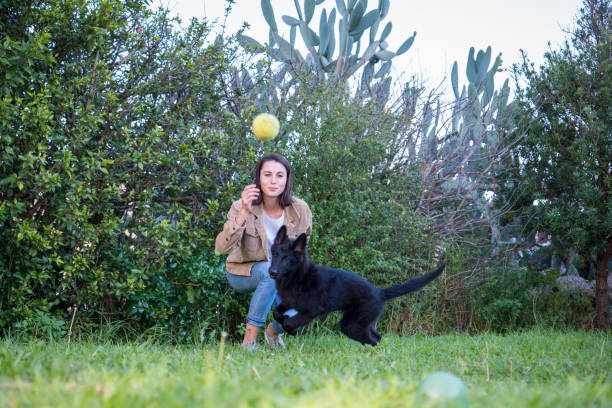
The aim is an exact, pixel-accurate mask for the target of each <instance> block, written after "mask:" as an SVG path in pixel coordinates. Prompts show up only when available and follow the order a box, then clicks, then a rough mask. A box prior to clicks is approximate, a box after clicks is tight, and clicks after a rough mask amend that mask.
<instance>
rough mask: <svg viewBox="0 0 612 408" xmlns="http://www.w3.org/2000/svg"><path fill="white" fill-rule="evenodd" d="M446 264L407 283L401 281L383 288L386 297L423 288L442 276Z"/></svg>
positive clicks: (390, 297)
mask: <svg viewBox="0 0 612 408" xmlns="http://www.w3.org/2000/svg"><path fill="white" fill-rule="evenodd" d="M445 266H446V264H443V265H442V266H440V267H439V268H438V269H436V270H433V271H431V272H428V273H426V274H425V275H421V276H419V277H417V278H414V279H412V280H410V281H408V282H406V283H400V284H397V285H393V286H389V287H388V288H384V289H381V291H382V294H383V297H384V299H385V300H388V299H393V298H396V297H398V296H402V295H405V294H406V293H410V292H414V291H415V290H419V289H421V288H422V287H423V286H425V285H427V284H428V283H429V282H431V281H432V280H434V279H436V278H437V277H438V276H440V274H441V273H442V271H443V270H444V267H445Z"/></svg>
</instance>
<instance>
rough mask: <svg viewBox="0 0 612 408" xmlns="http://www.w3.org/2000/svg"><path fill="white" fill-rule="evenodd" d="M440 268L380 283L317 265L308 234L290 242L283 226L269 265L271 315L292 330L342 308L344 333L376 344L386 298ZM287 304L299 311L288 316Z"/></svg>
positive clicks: (432, 276)
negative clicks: (273, 292) (273, 295)
mask: <svg viewBox="0 0 612 408" xmlns="http://www.w3.org/2000/svg"><path fill="white" fill-rule="evenodd" d="M443 270H444V265H442V266H440V267H439V268H438V269H436V270H434V271H432V272H429V273H427V274H425V275H422V276H419V277H417V278H414V279H412V280H411V281H409V282H407V283H403V284H399V285H394V286H391V287H388V288H384V289H379V288H377V287H375V286H374V285H372V284H371V283H370V282H368V281H367V280H366V279H364V278H362V277H361V276H359V275H357V274H355V273H353V272H349V271H345V270H342V269H333V268H329V267H327V266H322V265H315V264H314V263H313V262H311V261H310V260H309V259H308V256H307V255H306V234H302V235H300V236H299V237H298V238H297V239H296V240H295V241H293V242H292V241H291V240H290V239H289V238H288V237H287V230H286V228H285V227H284V226H282V227H281V229H280V230H279V231H278V234H277V235H276V238H275V240H274V245H273V246H272V265H271V266H270V276H271V277H272V278H273V279H274V280H275V282H276V289H277V290H278V294H279V296H280V298H281V304H280V305H278V306H277V307H276V309H275V310H274V318H275V319H276V320H277V321H278V322H279V323H281V324H282V325H283V328H284V329H285V331H286V332H287V333H289V334H295V333H296V331H297V329H298V328H300V327H302V326H305V325H306V324H308V323H309V322H310V321H311V320H312V319H314V318H315V317H317V316H320V315H323V314H327V313H330V312H333V311H334V310H342V311H343V312H344V315H343V317H342V320H341V321H340V330H342V333H344V334H346V335H347V336H348V337H350V338H351V339H353V340H357V341H358V342H360V343H362V344H371V345H373V346H374V345H376V343H378V341H379V340H380V338H381V335H380V334H379V333H378V332H377V331H376V330H375V329H374V325H375V324H376V321H377V320H378V319H379V318H380V316H381V315H382V313H383V311H384V309H385V301H387V300H389V299H392V298H395V297H398V296H402V295H405V294H406V293H409V292H412V291H415V290H418V289H420V288H422V287H423V286H425V285H427V284H428V283H429V282H431V281H432V280H434V279H435V278H436V277H438V276H439V275H440V274H441V273H442V271H443ZM289 309H295V310H297V312H298V313H297V314H295V315H293V316H288V315H287V314H285V312H286V311H287V310H289Z"/></svg>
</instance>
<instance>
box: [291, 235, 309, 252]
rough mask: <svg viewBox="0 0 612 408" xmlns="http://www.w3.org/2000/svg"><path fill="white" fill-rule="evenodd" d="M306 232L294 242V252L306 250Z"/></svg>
mask: <svg viewBox="0 0 612 408" xmlns="http://www.w3.org/2000/svg"><path fill="white" fill-rule="evenodd" d="M306 240H307V237H306V234H304V233H302V234H301V235H300V236H299V237H298V238H297V239H296V240H295V241H294V242H293V251H294V252H304V251H305V250H306Z"/></svg>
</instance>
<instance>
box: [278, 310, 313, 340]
mask: <svg viewBox="0 0 612 408" xmlns="http://www.w3.org/2000/svg"><path fill="white" fill-rule="evenodd" d="M284 316H285V320H284V321H283V322H282V323H281V324H282V325H283V329H284V330H285V331H286V332H287V333H289V334H290V335H292V336H295V335H296V334H297V330H298V329H299V328H300V327H302V326H306V325H307V324H308V323H310V322H311V320H312V319H314V318H315V316H311V315H309V314H307V313H302V312H299V313H298V314H296V315H293V316H291V317H287V316H286V315H284Z"/></svg>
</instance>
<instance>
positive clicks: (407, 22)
mask: <svg viewBox="0 0 612 408" xmlns="http://www.w3.org/2000/svg"><path fill="white" fill-rule="evenodd" d="M345 2H346V0H345ZM271 3H272V7H273V8H274V14H275V17H276V23H277V25H278V27H279V31H280V33H281V35H283V34H284V35H285V37H286V38H288V37H289V26H287V25H286V24H285V23H284V22H283V21H282V20H281V16H282V15H283V14H287V15H290V16H293V17H297V12H296V10H295V5H294V1H293V0H271ZM299 3H300V6H301V7H302V8H303V4H304V2H303V0H299ZM158 4H163V5H165V6H166V7H168V8H169V9H170V10H171V11H172V12H173V13H175V14H177V15H178V16H179V17H181V19H183V20H184V21H187V20H189V19H190V18H191V17H198V18H201V17H206V18H207V19H209V20H215V19H219V21H220V22H221V21H222V19H223V14H224V9H225V7H226V2H225V1H224V0H152V5H158ZM335 4H336V2H335V0H326V1H325V2H324V3H323V4H321V5H320V6H317V7H316V8H315V15H314V17H313V19H312V21H311V22H310V27H311V28H312V29H313V30H314V31H315V32H318V31H319V16H320V10H322V7H325V8H326V9H327V12H328V14H329V12H330V11H331V9H332V8H334V7H335ZM581 4H582V2H581V1H580V0H512V1H505V0H504V1H502V0H463V1H454V0H425V1H410V0H391V7H390V11H389V14H388V15H387V17H386V19H385V20H383V24H381V26H380V28H379V31H378V32H379V35H380V32H381V31H382V28H383V27H384V24H386V22H387V21H391V23H392V24H393V30H392V31H391V34H390V36H389V37H388V39H387V42H388V43H389V45H390V46H389V49H390V50H392V51H395V50H397V48H398V47H399V46H400V45H401V44H402V42H404V40H405V39H407V38H408V37H409V36H411V35H412V33H413V32H414V31H416V32H417V36H416V39H415V42H414V44H413V46H412V48H411V49H410V50H409V51H408V52H406V53H405V54H403V55H401V56H398V57H396V58H394V59H393V67H394V69H393V71H394V72H395V73H396V74H397V73H398V71H400V72H401V71H404V72H407V73H409V74H411V73H422V74H423V75H424V77H425V78H426V79H428V80H429V81H430V82H431V83H436V82H439V81H440V80H442V79H443V77H444V76H445V75H449V74H450V70H451V67H452V64H453V62H454V61H455V60H458V62H459V78H460V83H461V84H463V83H465V63H466V60H467V55H468V50H469V48H470V47H471V46H474V47H475V48H476V51H478V50H479V49H483V50H484V49H486V48H487V46H489V45H490V46H491V47H492V50H493V56H496V55H497V54H498V53H500V52H501V53H502V59H503V66H502V67H503V68H508V67H509V66H510V65H511V64H512V63H514V62H518V61H519V50H520V49H523V50H525V51H526V52H527V54H528V55H529V57H530V59H532V60H533V61H535V62H536V63H539V62H541V61H542V56H543V54H544V52H545V51H546V50H547V48H548V42H550V43H551V45H552V47H553V49H555V48H558V46H559V45H560V44H561V43H562V41H563V39H564V38H565V36H566V35H565V33H564V31H563V30H564V29H568V28H571V27H572V25H573V23H574V20H575V16H576V15H577V12H578V8H579V7H580V5H581ZM376 7H378V0H370V1H369V2H368V8H367V10H366V12H368V11H370V10H372V9H374V8H376ZM245 21H246V22H248V23H249V24H250V26H251V27H250V29H249V30H248V31H247V32H246V33H245V34H247V35H249V36H251V37H253V38H255V39H256V40H258V41H259V42H260V43H262V44H263V43H265V42H267V39H268V30H269V26H268V24H267V23H266V21H265V20H264V18H263V13H262V12H261V5H260V0H236V4H234V6H233V11H232V13H231V14H230V16H229V18H228V21H227V29H226V32H229V33H234V32H235V31H237V30H238V29H239V28H240V27H241V25H242V23H243V22H245ZM338 21H339V18H336V36H337V27H338ZM367 34H368V31H366V32H365V33H364V38H363V39H367ZM296 42H297V43H299V42H300V35H299V31H298V35H297V41H296ZM336 49H337V48H336ZM363 49H365V47H364V46H363V44H362V50H363ZM362 52H363V51H362ZM303 54H305V52H303ZM496 78H498V77H497V76H496ZM500 79H503V78H502V77H501V76H500ZM496 84H497V86H499V85H501V82H500V81H499V80H496Z"/></svg>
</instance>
